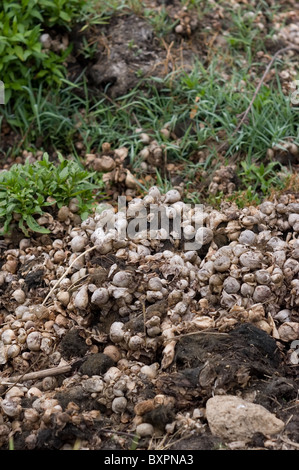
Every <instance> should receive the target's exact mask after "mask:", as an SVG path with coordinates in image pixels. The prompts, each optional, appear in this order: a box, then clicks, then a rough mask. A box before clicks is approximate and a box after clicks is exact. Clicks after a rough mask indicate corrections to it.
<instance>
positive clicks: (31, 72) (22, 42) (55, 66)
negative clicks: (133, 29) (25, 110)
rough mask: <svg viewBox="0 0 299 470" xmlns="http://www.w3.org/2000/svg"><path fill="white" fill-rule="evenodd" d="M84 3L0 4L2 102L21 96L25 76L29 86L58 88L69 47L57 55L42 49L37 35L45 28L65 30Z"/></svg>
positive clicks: (29, 0)
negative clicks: (31, 84) (30, 83)
mask: <svg viewBox="0 0 299 470" xmlns="http://www.w3.org/2000/svg"><path fill="white" fill-rule="evenodd" d="M85 3H86V2H85V0H51V1H49V0H21V1H10V0H3V1H2V2H1V4H2V9H1V11H0V77H1V80H2V81H3V82H4V84H5V101H6V103H7V102H8V101H9V100H10V98H11V97H12V96H19V95H20V93H23V87H24V86H27V85H28V81H29V77H30V80H31V81H32V83H33V84H38V83H40V82H41V80H42V81H43V82H45V83H46V84H47V86H48V87H53V88H56V89H57V88H58V87H59V86H60V84H61V79H62V78H64V77H65V67H64V65H63V63H64V61H65V59H66V58H67V56H68V55H69V53H70V50H71V48H70V47H69V48H67V49H66V50H64V51H61V53H60V54H58V53H55V52H53V51H50V50H43V49H42V43H41V41H40V36H41V34H42V32H43V31H44V29H45V27H52V26H54V25H55V26H59V27H61V28H64V29H65V30H67V29H69V28H70V27H71V25H72V23H73V22H74V21H75V20H76V19H77V18H78V16H79V14H80V12H81V10H82V8H83V7H84V5H85Z"/></svg>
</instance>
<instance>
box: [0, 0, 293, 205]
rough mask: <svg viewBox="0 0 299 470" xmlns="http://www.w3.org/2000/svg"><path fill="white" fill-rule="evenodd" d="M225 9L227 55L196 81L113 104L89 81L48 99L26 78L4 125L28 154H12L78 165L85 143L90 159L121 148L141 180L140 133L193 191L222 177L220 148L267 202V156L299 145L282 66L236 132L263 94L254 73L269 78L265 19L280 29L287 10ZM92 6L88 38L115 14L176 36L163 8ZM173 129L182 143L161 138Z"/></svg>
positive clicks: (186, 79)
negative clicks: (201, 178)
mask: <svg viewBox="0 0 299 470" xmlns="http://www.w3.org/2000/svg"><path fill="white" fill-rule="evenodd" d="M219 3H220V4H222V5H223V6H224V12H225V15H226V16H227V17H228V18H229V21H230V26H229V28H228V31H227V35H226V40H227V44H228V47H227V48H224V49H223V50H221V49H220V50H217V51H215V54H214V55H213V54H212V59H211V60H210V61H209V62H206V61H204V59H203V60H202V61H200V60H199V59H198V60H197V61H196V62H195V64H194V67H193V69H192V70H191V71H190V72H188V73H185V72H183V71H181V70H177V71H174V72H172V73H171V74H169V75H168V76H166V77H164V78H156V77H150V78H146V79H144V78H142V77H140V82H139V84H138V86H136V87H135V88H134V89H132V90H130V91H129V92H128V93H127V94H126V95H124V96H121V97H118V98H116V99H114V100H112V99H111V98H109V96H108V95H109V86H107V89H106V90H105V91H104V92H95V90H90V89H89V88H88V84H87V81H86V79H85V77H84V71H83V73H82V75H81V77H79V79H78V80H77V82H76V83H70V82H68V81H67V80H66V79H61V80H60V82H61V83H60V92H59V93H49V92H47V87H46V86H45V84H44V83H40V84H39V86H38V87H36V84H35V83H34V84H33V83H32V81H31V79H30V77H27V81H26V84H25V85H23V86H22V94H21V95H20V96H17V98H16V100H15V101H14V103H12V104H10V103H9V104H8V105H7V106H6V107H5V108H4V109H3V113H2V114H3V116H2V121H1V122H3V119H5V120H6V121H7V122H8V123H9V125H10V126H11V127H12V128H13V129H14V130H15V131H16V132H18V133H20V135H21V139H20V142H21V144H22V145H20V143H19V144H17V146H16V147H15V148H13V149H12V150H11V154H12V155H17V154H18V152H20V151H21V150H22V149H23V148H26V149H27V150H32V151H33V152H34V151H35V150H42V151H45V152H46V151H48V149H49V148H50V149H51V150H53V151H59V152H61V153H62V154H64V155H67V154H71V155H73V156H74V158H75V159H76V161H77V162H78V163H79V162H80V160H81V156H80V155H79V154H78V152H77V147H76V143H77V142H81V143H82V144H83V149H84V151H83V154H84V153H91V152H95V153H96V152H100V151H101V148H102V144H103V143H104V142H110V144H111V146H112V149H113V148H117V147H120V146H126V147H127V148H128V149H129V157H130V163H131V166H132V168H133V170H134V171H135V172H136V174H137V175H138V176H141V177H142V175H143V173H142V171H141V168H140V163H141V160H140V157H139V151H140V150H141V149H142V148H143V146H144V145H143V144H142V143H141V142H140V138H139V134H138V132H137V131H136V129H137V128H139V127H141V128H142V129H143V130H144V132H148V133H150V134H151V135H152V136H153V138H155V139H156V140H157V142H158V143H159V144H161V145H163V146H164V148H165V152H166V154H167V162H178V163H180V164H182V165H183V167H184V169H183V170H182V173H183V175H184V179H185V181H186V185H187V186H188V185H189V186H190V189H191V188H192V181H193V175H194V172H199V173H200V172H202V171H204V172H207V173H208V174H211V173H212V172H213V170H214V169H215V168H216V167H217V164H218V163H220V158H219V155H218V152H217V148H218V146H220V145H221V144H222V143H226V144H227V150H226V154H225V155H224V156H222V159H223V157H224V159H225V161H226V162H227V163H229V162H230V161H231V159H234V160H237V162H238V163H239V170H238V171H239V173H238V176H239V178H240V180H241V183H242V184H243V187H244V190H245V189H246V190H247V193H248V198H249V199H250V197H251V196H250V195H251V190H252V194H253V193H254V191H256V190H258V191H260V194H261V195H266V194H267V193H268V189H269V187H270V186H272V185H276V184H277V185H278V179H277V178H275V174H276V172H277V170H276V168H274V166H273V167H272V166H270V167H269V166H267V165H268V163H269V162H265V156H266V152H267V149H269V148H272V147H273V146H279V145H282V144H283V143H284V142H286V141H293V142H294V143H295V144H297V145H299V139H298V124H297V123H298V107H297V108H296V107H295V106H292V104H291V102H290V97H289V96H286V95H284V93H283V91H282V88H281V84H280V79H279V76H278V73H279V71H280V70H281V69H282V68H283V66H284V61H283V57H281V58H280V59H279V60H278V61H277V62H276V64H275V67H276V69H277V70H276V76H275V78H274V79H273V80H271V82H269V83H267V85H263V86H262V87H261V90H260V91H259V93H258V95H257V97H256V100H255V102H254V104H253V106H252V109H251V111H250V113H249V115H248V119H247V121H246V123H244V124H243V126H242V127H241V129H240V130H239V131H238V132H237V133H236V134H234V130H235V128H236V126H237V124H238V122H239V119H240V118H239V116H240V115H241V114H242V113H243V112H244V111H245V110H246V109H247V107H248V105H249V103H250V101H251V99H252V96H253V94H254V92H255V88H256V86H257V83H256V82H253V79H252V72H253V71H254V72H255V74H256V75H257V76H262V73H263V71H264V69H265V67H266V65H265V63H260V62H259V59H258V58H257V55H256V53H257V51H258V50H264V42H263V41H264V38H265V37H268V36H271V34H272V32H271V30H267V31H265V32H261V31H260V30H259V28H258V27H257V25H256V15H257V12H258V11H262V12H263V14H264V15H266V17H267V18H268V19H269V20H270V21H273V20H275V13H276V12H277V11H278V10H279V8H281V7H280V6H274V7H271V8H269V7H268V4H267V2H266V1H264V0H261V1H260V2H255V3H256V5H251V4H248V5H241V6H240V8H237V9H230V7H229V6H227V5H226V3H225V2H219ZM182 4H185V5H186V7H187V9H189V10H190V11H196V14H198V15H201V16H202V15H203V12H205V11H209V8H210V7H209V2H200V1H196V0H193V1H189V2H182ZM92 6H93V10H92V11H93V13H90V11H89V12H88V11H85V12H83V13H82V18H81V20H82V23H83V24H84V22H85V26H83V27H82V28H83V30H84V28H85V27H88V26H87V23H91V24H101V23H103V22H108V21H109V18H110V17H111V15H113V14H125V13H126V14H127V13H128V12H129V11H131V12H134V13H135V14H139V15H144V17H145V18H146V19H147V20H148V21H149V22H150V23H151V24H152V26H153V28H154V30H155V34H156V35H158V37H161V36H163V35H164V34H168V33H169V32H171V30H172V29H173V27H174V24H173V21H170V18H169V16H168V14H167V10H166V8H165V7H163V6H162V7H161V8H159V9H158V10H157V11H155V10H153V9H149V8H145V7H144V5H143V4H142V2H136V1H130V2H124V1H121V0H118V1H117V0H114V1H112V2H102V3H101V5H99V4H97V2H93V3H92ZM255 7H258V8H255ZM200 8H201V13H200ZM249 13H250V14H249ZM133 47H135V46H134V44H132V48H133ZM83 53H84V55H85V57H92V56H93V54H94V53H95V48H94V46H89V45H88V43H87V42H85V43H84V44H83ZM166 123H168V125H169V128H170V130H171V131H172V132H175V133H176V132H177V129H179V128H181V129H183V131H182V132H181V134H180V135H179V136H178V137H179V138H178V139H174V138H173V137H170V138H166V137H165V136H163V135H162V134H161V129H162V128H163V127H164V126H165V124H166ZM37 143H38V145H37ZM198 151H204V152H205V155H206V158H205V161H204V162H198V163H196V160H195V162H193V161H191V157H192V156H194V155H196V153H197V152H198ZM83 158H84V157H83ZM241 162H243V163H242V164H241ZM222 163H223V160H222ZM270 164H271V162H270ZM244 165H245V166H244ZM268 170H269V172H267V171H268ZM270 170H271V171H270ZM265 171H266V174H264V173H263V172H265ZM250 178H251V181H249V180H250ZM263 178H264V179H265V181H263ZM156 180H157V182H158V183H159V184H160V185H161V187H169V185H170V182H169V181H166V180H165V175H164V174H162V173H161V171H160V169H159V171H158V172H157V174H156ZM248 185H249V186H250V187H249V188H248ZM277 187H278V186H277ZM250 188H251V189H250ZM238 190H239V189H238ZM240 190H241V191H242V190H243V188H242V187H241V189H240Z"/></svg>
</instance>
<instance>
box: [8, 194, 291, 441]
mask: <svg viewBox="0 0 299 470" xmlns="http://www.w3.org/2000/svg"><path fill="white" fill-rule="evenodd" d="M153 207H158V208H159V210H160V212H161V213H165V214H166V216H167V218H168V220H169V233H170V236H169V237H168V238H167V237H165V234H164V233H163V230H162V229H159V230H158V231H156V232H155V233H153V231H150V228H151V227H150V226H149V221H150V220H152V218H153ZM70 208H71V209H72V210H70ZM70 208H69V207H64V208H62V209H60V210H59V211H58V213H57V217H56V218H54V217H53V216H51V215H50V214H48V215H46V216H45V218H44V220H43V221H40V222H43V223H44V224H45V226H46V227H47V228H49V229H50V230H51V234H50V235H42V236H37V235H34V236H32V238H30V239H28V238H23V237H22V236H20V234H17V233H15V234H14V236H13V237H12V238H11V239H6V240H5V242H6V243H7V245H6V247H5V246H4V244H3V247H2V252H1V271H0V283H1V287H0V288H1V310H0V319H1V323H0V363H1V381H0V391H1V398H0V448H1V449H7V448H8V443H9V439H12V438H13V443H14V448H15V449H22V450H41V449H49V450H57V449H73V448H74V446H75V445H78V443H79V446H80V448H81V449H90V450H104V449H106V450H107V449H108V450H112V449H120V450H128V449H132V448H135V447H136V448H137V449H146V450H150V449H156V450H159V449H160V450H166V449H172V450H179V449H180V450H182V449H183V450H195V449H199V450H206V449H223V448H224V449H248V448H249V449H273V450H279V449H289V450H293V449H298V446H299V434H298V430H299V427H298V421H299V414H298V340H299V317H298V303H299V300H298V286H299V284H298V283H299V280H298V272H299V261H298V260H299V242H298V232H299V201H298V200H297V199H296V198H295V197H294V196H291V195H283V196H280V198H279V199H278V200H277V201H271V202H270V201H266V202H264V203H262V204H261V205H260V206H259V207H247V208H244V209H242V210H240V209H238V208H237V207H236V206H235V205H234V204H224V205H223V207H222V208H221V210H215V209H213V208H211V207H208V206H203V207H202V210H201V211H200V212H199V213H197V212H196V211H195V209H194V208H192V207H191V208H190V206H188V205H186V204H185V203H183V202H182V201H181V196H180V193H179V192H178V191H177V190H170V191H168V192H167V193H166V194H161V193H160V191H159V190H158V188H157V187H152V188H151V189H150V190H149V192H148V194H146V195H145V196H144V197H143V198H134V199H132V201H130V202H129V203H128V205H127V208H126V217H125V216H124V215H125V214H124V212H123V211H121V212H118V211H117V209H116V208H113V207H112V206H109V205H108V206H107V205H104V207H103V206H101V207H99V208H98V210H97V211H96V213H95V214H94V215H93V216H90V217H89V218H88V219H86V220H85V221H83V222H81V223H79V224H78V223H74V221H76V220H77V218H76V217H74V215H75V214H76V212H75V211H76V206H75V205H74V201H73V202H72V204H71V205H70ZM141 210H144V211H146V214H147V219H146V220H147V222H146V225H145V227H143V229H144V230H143V229H142V230H141V231H140V232H139V234H138V236H137V237H136V238H135V239H134V240H131V239H128V238H123V239H119V238H118V237H117V232H116V229H119V228H120V227H121V228H124V227H125V228H127V229H128V227H129V226H130V224H132V223H135V222H136V220H135V216H136V213H140V211H141ZM73 211H74V212H73ZM136 211H137V212H136ZM163 211H164V212H163ZM176 214H180V216H182V219H181V220H182V225H181V227H182V230H181V234H180V237H179V238H178V237H177V234H176V233H175V231H174V220H175V217H176ZM104 223H107V224H108V225H109V224H110V225H109V227H110V229H109V230H106V231H105V230H104V229H103V227H104ZM111 227H112V228H111ZM192 237H193V238H192ZM193 239H194V240H195V241H197V242H199V241H201V242H202V245H201V246H200V247H198V246H196V249H193V250H192V249H191V250H190V249H189V250H187V251H186V249H185V248H186V245H185V244H186V243H187V242H190V240H193Z"/></svg>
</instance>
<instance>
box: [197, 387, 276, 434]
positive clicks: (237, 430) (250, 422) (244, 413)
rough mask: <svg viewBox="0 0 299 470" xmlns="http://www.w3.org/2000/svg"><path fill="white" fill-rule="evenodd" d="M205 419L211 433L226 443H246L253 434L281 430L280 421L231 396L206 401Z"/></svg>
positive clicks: (258, 408)
mask: <svg viewBox="0 0 299 470" xmlns="http://www.w3.org/2000/svg"><path fill="white" fill-rule="evenodd" d="M206 418H207V421H208V424H209V428H210V430H211V432H212V434H214V435H216V436H218V437H220V438H222V439H223V440H225V441H228V442H232V441H240V440H241V441H245V442H248V441H250V439H251V438H252V436H253V435H254V434H255V433H262V434H264V435H275V434H278V433H280V432H281V431H282V430H283V429H284V422H283V421H282V420H280V419H278V418H276V416H275V415H274V414H273V413H270V412H269V411H268V410H267V409H266V408H264V407H263V406H261V405H257V404H254V403H251V402H248V401H246V400H243V399H242V398H239V397H237V396H234V395H224V396H222V395H216V396H214V397H212V398H209V400H208V401H207V403H206Z"/></svg>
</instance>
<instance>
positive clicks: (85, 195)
mask: <svg viewBox="0 0 299 470" xmlns="http://www.w3.org/2000/svg"><path fill="white" fill-rule="evenodd" d="M58 158H59V164H58V165H55V164H54V163H52V162H50V161H49V156H48V154H47V153H45V154H44V155H43V158H42V160H39V161H37V162H35V163H33V164H32V163H30V162H29V161H28V160H27V161H26V162H25V164H24V165H21V164H15V165H13V166H12V167H11V168H10V170H8V171H2V172H1V173H0V222H1V223H2V224H3V227H2V228H3V229H2V233H1V235H3V234H5V233H8V232H9V231H10V228H11V225H12V224H13V223H15V222H16V221H17V222H18V226H19V228H20V229H21V230H22V231H23V233H24V234H25V235H26V236H28V235H29V232H28V228H29V229H30V230H32V231H33V232H39V233H49V230H48V229H46V228H44V227H42V226H40V225H39V224H38V223H37V221H36V219H35V216H36V215H38V216H41V215H42V214H43V213H44V210H45V209H46V208H47V207H48V206H52V205H54V204H57V207H58V208H61V207H62V206H65V205H68V203H69V202H70V200H71V199H73V198H76V199H77V200H78V207H79V211H78V212H79V214H80V216H81V218H82V219H84V218H86V217H87V216H88V214H89V213H90V211H91V210H92V205H93V203H94V200H95V195H94V190H95V189H96V188H98V185H97V184H95V183H94V182H93V176H94V175H95V173H91V172H88V171H87V170H83V169H82V168H81V166H80V165H79V164H78V163H77V162H75V161H71V160H65V159H63V157H62V156H61V155H59V156H58Z"/></svg>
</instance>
